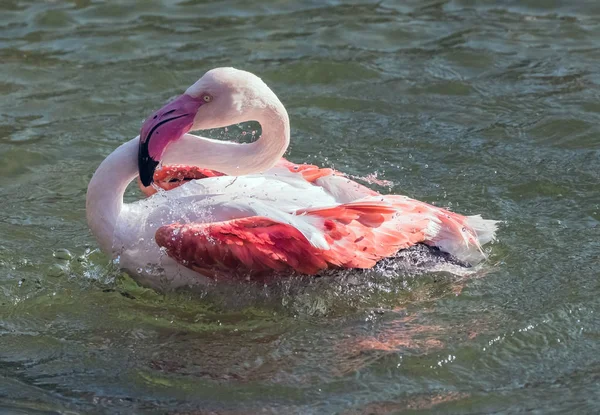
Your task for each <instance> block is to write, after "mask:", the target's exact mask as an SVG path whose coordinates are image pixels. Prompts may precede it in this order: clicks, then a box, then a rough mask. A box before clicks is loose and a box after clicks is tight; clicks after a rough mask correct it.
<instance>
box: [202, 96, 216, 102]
mask: <svg viewBox="0 0 600 415" xmlns="http://www.w3.org/2000/svg"><path fill="white" fill-rule="evenodd" d="M212 99H213V97H212V96H211V95H208V94H204V95H202V101H204V102H210V101H212Z"/></svg>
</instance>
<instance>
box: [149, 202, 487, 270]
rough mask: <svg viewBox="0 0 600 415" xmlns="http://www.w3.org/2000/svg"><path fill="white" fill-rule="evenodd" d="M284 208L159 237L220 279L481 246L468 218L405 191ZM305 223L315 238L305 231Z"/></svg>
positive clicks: (181, 258) (163, 230) (172, 228)
mask: <svg viewBox="0 0 600 415" xmlns="http://www.w3.org/2000/svg"><path fill="white" fill-rule="evenodd" d="M287 215H288V218H287V220H285V222H284V221H282V220H281V217H279V218H272V217H268V216H250V217H244V218H236V219H232V220H225V221H221V222H212V223H197V222H191V223H172V224H168V225H165V226H162V227H160V228H159V229H158V230H157V232H156V235H155V239H156V242H157V244H158V245H159V246H161V247H163V248H165V249H166V252H167V254H168V255H169V256H170V257H172V258H173V259H175V260H176V261H178V262H179V263H181V264H182V265H184V266H186V267H188V268H191V269H193V270H195V271H198V272H200V273H202V274H204V275H209V276H212V277H213V278H215V279H233V278H240V277H243V278H252V279H256V278H262V277H265V276H267V275H272V274H273V272H280V271H297V272H299V273H302V274H316V273H318V272H320V271H322V270H325V269H327V268H370V267H372V266H373V265H375V264H376V263H377V261H379V260H381V259H383V258H385V257H388V256H391V255H393V254H395V253H396V252H398V251H399V250H401V249H404V248H407V247H409V246H412V245H415V244H417V243H427V244H430V245H440V244H441V245H444V248H446V250H447V251H449V252H450V253H453V252H452V251H455V252H460V253H462V254H465V252H467V251H468V252H469V253H470V254H473V253H475V254H477V255H480V253H481V250H480V244H479V242H478V240H477V236H476V230H475V229H473V228H471V227H470V226H469V223H468V222H469V218H467V217H464V216H461V215H457V214H452V213H450V212H447V211H445V210H443V209H440V208H436V207H434V206H431V205H427V204H425V203H422V202H418V201H415V200H412V199H409V198H407V197H404V196H377V197H367V198H363V199H361V200H358V201H355V202H350V203H346V204H341V205H337V206H331V207H320V208H304V209H299V210H296V211H295V212H293V213H291V214H287ZM307 228H309V229H311V230H310V231H308V232H312V233H318V235H316V236H317V237H312V236H313V235H310V234H307V230H306V229H307ZM315 240H324V241H325V244H319V243H315V242H314V241H315ZM463 251H464V252H463ZM473 251H474V252H473ZM464 256H465V255H463V257H464Z"/></svg>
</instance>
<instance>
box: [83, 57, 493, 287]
mask: <svg viewBox="0 0 600 415" xmlns="http://www.w3.org/2000/svg"><path fill="white" fill-rule="evenodd" d="M249 120H256V121H258V122H259V123H260V124H261V127H262V131H263V133H262V136H261V137H260V138H259V139H258V140H257V141H256V142H254V143H250V144H237V143H230V142H222V141H216V140H211V139H207V138H204V137H198V136H195V135H192V134H188V132H189V131H191V130H201V129H209V128H219V127H225V126H228V125H232V124H235V123H239V122H243V121H249ZM289 137H290V130H289V119H288V115H287V112H286V111H285V108H284V107H283V105H282V104H281V102H280V101H279V99H278V98H277V97H276V96H275V94H274V93H273V92H272V91H271V89H270V88H268V87H267V86H266V84H264V82H262V80H260V78H258V77H256V76H255V75H253V74H250V73H248V72H245V71H240V70H236V69H233V68H218V69H214V70H211V71H209V72H207V73H206V74H205V75H204V76H203V77H202V78H201V79H200V80H199V81H198V82H196V83H195V84H194V85H192V86H191V87H190V88H188V90H187V91H186V92H185V93H184V94H183V95H182V96H180V97H179V98H177V99H176V100H175V101H173V102H171V103H170V104H167V105H166V106H165V107H163V108H161V109H160V110H158V111H156V112H155V113H154V114H152V115H151V116H150V117H149V118H148V120H147V121H146V122H145V123H144V125H143V126H142V130H141V133H140V136H139V137H136V138H135V139H133V140H131V141H129V142H128V143H125V144H124V145H122V146H121V147H119V149H117V150H116V151H115V152H113V153H112V154H111V155H110V156H109V157H108V158H107V159H106V160H105V161H104V162H103V163H102V164H101V165H100V167H99V168H98V170H97V171H96V173H95V174H94V177H93V178H92V180H91V182H90V185H89V188H88V195H87V216H88V223H89V225H90V228H91V229H92V232H93V233H94V234H95V235H96V237H97V239H98V241H99V243H100V246H101V248H102V249H103V250H104V251H106V252H108V253H111V254H112V255H113V256H114V257H119V259H120V263H121V265H122V266H123V267H124V268H125V270H126V271H127V272H128V273H129V274H130V275H132V276H133V277H134V278H136V279H137V280H138V281H139V282H140V283H142V284H145V285H149V286H153V287H155V288H158V289H168V288H177V287H181V286H190V285H197V284H203V283H205V282H207V281H208V280H210V279H212V280H215V279H216V280H234V281H237V280H247V279H250V280H256V279H264V278H265V277H266V276H272V275H274V274H278V275H280V274H281V273H289V272H294V271H295V272H298V273H302V274H316V273H319V272H321V271H323V270H325V269H331V268H370V267H372V266H374V265H375V264H376V263H377V262H378V261H379V260H381V259H383V258H386V257H389V256H392V255H394V254H395V253H396V252H398V251H399V250H401V249H404V248H407V247H410V246H412V245H415V244H418V243H424V244H428V245H431V246H437V247H439V248H440V249H441V250H443V251H445V252H448V253H450V254H452V255H454V256H455V257H456V258H458V259H459V260H461V261H464V262H468V263H471V264H473V263H477V262H479V261H481V260H482V259H484V258H485V255H484V253H483V251H482V248H481V247H482V245H484V244H485V243H488V242H490V241H491V240H493V239H494V233H495V230H496V222H495V221H491V220H484V219H482V218H481V217H480V216H463V215H460V214H457V213H453V212H450V211H447V210H445V209H442V208H438V207H435V206H432V205H429V204H427V203H424V202H420V201H417V200H414V199H410V198H408V197H406V196H398V195H382V194H380V193H378V192H376V191H374V190H372V189H369V188H368V187H366V186H363V185H362V184H359V183H357V182H355V181H353V180H350V179H349V178H348V177H346V176H344V175H343V174H342V173H340V172H337V171H335V170H332V169H323V168H319V167H317V166H313V165H306V164H294V163H292V162H290V161H287V160H286V159H283V158H282V155H283V153H284V152H285V150H286V149H287V147H288V144H289ZM161 164H162V167H160V168H158V166H159V165H161ZM138 174H139V179H140V187H141V188H142V190H143V191H144V193H146V195H147V196H149V197H148V198H147V199H144V200H140V201H137V202H135V203H130V204H123V193H124V192H125V189H126V187H127V185H128V184H129V183H130V182H131V181H132V180H134V179H135V177H136V176H137V175H138ZM157 188H159V189H160V188H162V190H160V191H157ZM163 190H164V191H163Z"/></svg>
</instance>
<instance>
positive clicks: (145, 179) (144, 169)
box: [138, 143, 159, 186]
mask: <svg viewBox="0 0 600 415" xmlns="http://www.w3.org/2000/svg"><path fill="white" fill-rule="evenodd" d="M158 163H159V162H158V161H156V160H154V159H153V158H152V157H150V155H149V154H148V145H147V144H145V143H144V144H142V145H140V150H139V152H138V172H139V175H140V180H141V182H142V184H143V185H144V186H150V185H151V184H152V182H153V181H154V171H155V170H156V166H158Z"/></svg>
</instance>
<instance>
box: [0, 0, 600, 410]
mask: <svg viewBox="0 0 600 415" xmlns="http://www.w3.org/2000/svg"><path fill="white" fill-rule="evenodd" d="M599 30H600V4H599V3H598V2H596V1H583V0H581V1H578V2H573V1H567V0H559V1H554V2H547V1H544V0H527V1H492V0H488V1H480V2H476V1H470V0H447V1H446V0H439V1H421V0H419V1H416V0H415V1H403V2H394V1H391V0H383V1H360V0H356V1H353V2H342V1H328V2H324V1H321V0H319V1H314V0H305V1H295V2H288V1H282V0H278V1H272V2H264V3H263V2H258V1H247V0H243V1H242V0H228V1H206V2H195V1H168V0H148V1H144V2H136V1H133V0H129V1H120V2H103V1H91V0H73V1H44V2H41V1H33V0H31V1H20V0H3V1H2V2H1V4H0V68H1V72H0V73H1V74H2V75H1V77H0V95H1V96H2V100H0V155H1V163H0V178H1V187H0V235H1V239H0V305H1V307H0V335H1V341H0V412H4V413H39V414H54V413H68V414H72V413H123V414H129V413H157V414H158V413H160V414H164V413H169V414H184V413H186V414H188V413H219V414H241V413H285V414H294V413H297V414H313V413H314V414H317V413H318V414H321V413H324V414H328V413H337V414H346V415H347V414H388V413H399V412H403V411H406V412H408V413H421V412H444V413H507V412H518V411H531V412H535V413H552V412H561V413H596V412H598V411H599V408H600V391H599V389H598V386H597V382H598V379H599V377H600V357H599V356H600V353H599V351H600V347H599V346H598V339H599V338H600V320H599V317H598V316H599V313H600V300H598V298H600V285H599V283H598V269H599V265H600V260H599V257H600V255H599V253H600V242H599V241H600V229H599V221H600V184H599V182H600V138H599V137H600V104H599V102H600V89H599V87H600V76H599V75H598V70H597V68H598V62H599V61H600V37H599V36H598V33H600V32H599ZM225 65H231V66H236V67H238V68H243V69H246V70H250V71H252V72H255V73H257V74H259V75H260V76H261V77H262V78H263V79H264V80H265V81H266V82H267V83H268V84H269V85H271V86H272V88H273V89H274V90H275V91H276V93H277V94H278V95H279V96H280V98H281V99H282V101H283V102H284V104H285V105H286V107H287V108H288V110H289V112H290V117H291V120H292V147H291V149H290V150H289V152H288V157H289V158H290V159H291V160H294V161H298V162H300V161H308V162H311V163H318V164H320V165H325V166H333V167H336V168H339V169H341V170H343V171H345V172H347V173H349V174H352V175H355V176H361V177H365V176H369V175H373V174H376V175H377V178H378V179H381V180H389V181H391V182H393V186H392V187H391V188H387V187H379V189H380V190H382V191H385V192H394V193H402V194H407V195H410V196H412V197H415V198H418V199H422V200H425V201H428V202H431V203H435V204H437V205H439V206H450V207H451V208H452V209H454V210H456V211H460V212H463V213H467V214H472V213H482V214H484V216H486V217H489V218H494V219H501V220H504V221H506V224H505V225H504V226H503V227H502V229H501V230H500V232H499V237H500V240H499V242H498V243H496V244H494V245H493V246H491V250H490V260H489V261H488V263H486V264H485V265H484V267H483V268H481V269H479V270H477V271H476V272H475V274H473V275H470V276H468V277H458V276H453V275H451V274H449V273H447V272H443V271H439V272H427V273H421V274H419V273H414V272H407V271H406V270H405V269H402V268H399V269H396V270H394V268H391V269H389V268H385V269H384V268H381V269H379V270H377V271H373V272H366V273H347V274H344V275H339V276H337V277H327V278H322V279H317V280H311V281H300V282H298V281H296V282H286V283H283V284H281V285H279V286H275V287H269V288H263V287H252V288H247V287H213V288H212V289H210V290H208V291H207V292H206V293H204V294H200V295H198V294H196V295H192V294H189V293H176V294H168V295H159V294H157V293H154V292H152V291H150V290H146V289H143V288H140V287H138V286H136V285H135V284H134V283H133V282H132V281H131V280H129V279H128V278H127V277H126V276H122V275H120V274H119V273H118V272H117V271H116V270H115V269H114V268H113V267H111V266H109V264H108V262H107V260H106V258H105V257H104V256H103V255H101V254H99V253H98V252H97V251H95V248H96V244H95V242H94V240H93V238H92V236H91V235H90V234H89V232H88V230H87V226H86V223H85V212H84V198H85V191H86V186H87V182H88V181H89V179H90V177H91V175H92V173H93V171H94V169H95V168H96V166H97V165H98V164H99V163H100V161H101V160H102V159H103V158H104V157H105V156H106V155H108V154H109V153H110V152H111V151H112V150H113V149H114V148H115V147H117V146H118V145H119V144H120V143H121V142H124V141H125V140H127V139H129V138H130V137H132V136H134V135H135V134H136V133H137V131H138V130H139V127H140V124H141V121H142V120H143V119H144V117H145V116H147V115H148V114H149V113H150V112H151V111H152V110H154V109H156V108H158V107H160V106H161V105H162V104H163V103H164V101H166V100H167V99H168V98H170V97H172V96H174V95H176V94H178V93H180V92H181V91H183V90H184V89H185V88H186V87H187V86H188V85H189V84H191V83H192V82H194V81H195V80H196V79H197V78H198V77H199V76H201V75H202V74H203V73H204V71H206V70H208V69H210V68H212V67H217V66H225ZM247 127H248V128H247V129H248V131H251V129H253V128H255V126H247ZM243 128H246V127H243ZM243 128H230V129H229V131H228V132H227V133H225V134H224V135H225V137H226V138H230V139H237V138H240V139H241V138H243V137H242V134H241V130H242V129H243ZM211 134H213V136H215V137H220V136H221V135H223V133H219V132H212V133H211ZM374 186H375V187H377V186H376V185H374ZM138 196H139V193H137V191H136V189H134V188H132V189H131V190H130V192H129V195H128V197H129V198H130V199H134V198H136V197H138ZM65 249H66V250H68V251H69V252H68V253H67V252H65V251H64V250H65ZM211 411H212V412H211Z"/></svg>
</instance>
